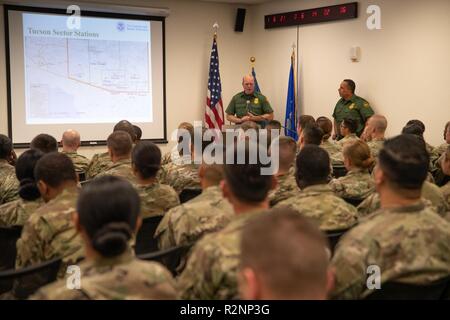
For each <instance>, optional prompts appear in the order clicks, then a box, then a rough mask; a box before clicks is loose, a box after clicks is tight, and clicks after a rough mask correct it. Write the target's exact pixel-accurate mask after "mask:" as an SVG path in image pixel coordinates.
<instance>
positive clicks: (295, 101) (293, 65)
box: [291, 42, 298, 122]
mask: <svg viewBox="0 0 450 320" xmlns="http://www.w3.org/2000/svg"><path fill="white" fill-rule="evenodd" d="M295 48H296V45H295V42H293V43H292V54H291V63H292V69H293V71H294V98H295V99H294V106H295V121H296V122H298V111H297V110H298V104H297V101H298V95H297V67H296V64H295V63H296V61H295Z"/></svg>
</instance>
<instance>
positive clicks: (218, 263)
mask: <svg viewBox="0 0 450 320" xmlns="http://www.w3.org/2000/svg"><path fill="white" fill-rule="evenodd" d="M263 212H264V211H261V210H255V211H252V212H247V213H243V214H240V215H236V216H234V218H233V220H232V221H231V222H230V223H229V224H228V225H227V226H226V227H225V228H224V229H222V230H220V231H218V232H215V233H211V234H208V235H205V236H204V237H203V238H202V239H201V240H200V241H199V242H197V244H196V245H195V246H194V248H193V251H192V254H191V256H190V258H189V259H188V262H187V266H186V269H184V271H183V273H182V274H181V275H180V276H179V278H178V288H179V289H180V290H181V297H182V299H195V300H197V299H205V300H206V299H208V300H209V299H215V300H219V299H220V300H226V299H237V298H238V284H237V273H238V268H239V261H240V250H241V249H240V242H241V232H242V228H243V227H244V226H245V224H246V223H247V222H248V221H249V220H251V219H253V218H255V217H258V216H259V215H261V214H264V213H263Z"/></svg>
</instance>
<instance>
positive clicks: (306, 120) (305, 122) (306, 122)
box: [297, 114, 316, 151]
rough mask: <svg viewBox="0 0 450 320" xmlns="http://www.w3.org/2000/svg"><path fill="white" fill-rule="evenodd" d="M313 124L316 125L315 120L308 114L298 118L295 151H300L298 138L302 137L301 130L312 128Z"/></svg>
mask: <svg viewBox="0 0 450 320" xmlns="http://www.w3.org/2000/svg"><path fill="white" fill-rule="evenodd" d="M315 123H316V120H315V119H314V117H313V116H310V115H308V114H302V115H301V116H299V117H298V122H297V136H298V141H297V143H298V146H297V151H300V149H301V142H300V137H301V136H302V132H303V130H304V129H305V128H306V127H310V126H314V124H315Z"/></svg>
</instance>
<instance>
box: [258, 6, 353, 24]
mask: <svg viewBox="0 0 450 320" xmlns="http://www.w3.org/2000/svg"><path fill="white" fill-rule="evenodd" d="M356 17H357V3H356V2H354V3H347V4H342V5H336V6H330V7H322V8H317V9H309V10H301V11H293V12H287V13H280V14H274V15H268V16H266V19H265V22H266V26H265V27H266V28H275V27H282V26H292V25H301V24H309V23H317V22H328V21H333V20H343V19H352V18H356Z"/></svg>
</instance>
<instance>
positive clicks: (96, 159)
mask: <svg viewBox="0 0 450 320" xmlns="http://www.w3.org/2000/svg"><path fill="white" fill-rule="evenodd" d="M112 165H113V163H112V161H111V157H110V156H109V153H108V152H103V153H97V154H95V155H94V156H93V157H92V160H91V162H90V163H89V166H88V168H87V170H86V179H92V178H95V177H96V176H97V175H98V174H99V173H101V172H103V171H106V170H107V169H108V168H109V167H110V166H112Z"/></svg>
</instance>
